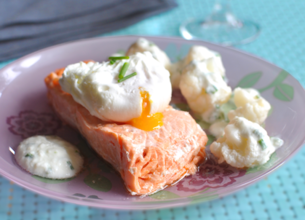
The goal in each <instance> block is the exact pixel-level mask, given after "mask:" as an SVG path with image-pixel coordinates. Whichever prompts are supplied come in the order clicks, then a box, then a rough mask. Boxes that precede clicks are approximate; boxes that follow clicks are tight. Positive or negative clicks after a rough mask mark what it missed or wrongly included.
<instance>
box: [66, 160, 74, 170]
mask: <svg viewBox="0 0 305 220" xmlns="http://www.w3.org/2000/svg"><path fill="white" fill-rule="evenodd" d="M67 164H68V165H69V166H70V169H71V170H74V167H73V165H72V163H71V162H70V161H67Z"/></svg>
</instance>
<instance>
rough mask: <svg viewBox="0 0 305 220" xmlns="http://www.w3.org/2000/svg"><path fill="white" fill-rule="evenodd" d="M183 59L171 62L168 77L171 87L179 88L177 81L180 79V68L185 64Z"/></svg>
mask: <svg viewBox="0 0 305 220" xmlns="http://www.w3.org/2000/svg"><path fill="white" fill-rule="evenodd" d="M184 63H185V62H184V60H180V61H179V62H177V63H173V64H172V65H171V67H170V70H169V72H170V79H171V83H172V87H173V88H179V83H180V79H181V74H182V70H183V68H184V66H185V64H184Z"/></svg>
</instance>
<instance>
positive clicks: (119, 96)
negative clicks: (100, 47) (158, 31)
mask: <svg viewBox="0 0 305 220" xmlns="http://www.w3.org/2000/svg"><path fill="white" fill-rule="evenodd" d="M125 63H128V64H129V66H128V68H127V71H126V73H125V76H128V75H131V74H133V73H136V75H135V76H133V77H131V78H129V79H126V80H125V81H122V82H119V81H118V79H119V73H120V71H121V69H122V66H123V65H124V64H125ZM59 83H60V85H61V87H62V89H63V90H64V91H65V92H68V93H70V94H71V95H72V97H73V98H74V100H75V101H76V102H78V103H79V104H81V105H82V106H84V107H85V108H86V109H87V110H88V111H89V112H90V113H91V115H94V116H96V117H98V118H100V119H101V120H103V121H114V122H128V121H130V120H131V119H133V118H137V117H139V116H140V115H141V113H142V98H141V91H146V92H148V93H149V100H150V103H151V105H150V114H154V113H156V112H162V111H163V110H164V109H165V108H166V107H167V106H168V104H169V102H170V100H171V95H172V87H171V83H170V79H169V72H168V71H167V70H166V69H165V68H164V66H163V65H162V64H160V62H158V61H157V60H155V59H154V58H153V56H152V54H151V53H149V52H144V53H136V54H135V55H131V56H130V57H129V59H122V60H117V61H115V62H114V63H113V64H110V62H103V63H93V62H89V63H88V64H86V63H83V62H80V63H76V64H72V65H69V66H67V68H66V69H65V71H64V73H63V75H62V78H60V80H59Z"/></svg>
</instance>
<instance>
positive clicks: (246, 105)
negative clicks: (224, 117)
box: [228, 87, 271, 124]
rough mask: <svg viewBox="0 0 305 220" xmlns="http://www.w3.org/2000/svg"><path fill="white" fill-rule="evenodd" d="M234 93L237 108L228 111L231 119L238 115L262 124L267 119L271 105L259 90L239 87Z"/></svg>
mask: <svg viewBox="0 0 305 220" xmlns="http://www.w3.org/2000/svg"><path fill="white" fill-rule="evenodd" d="M233 93H234V103H235V105H236V107H237V108H236V109H235V110H231V111H230V112H229V113H228V118H229V119H230V120H232V119H234V118H235V117H236V116H239V117H244V118H246V119H248V120H250V121H252V122H255V123H258V124H262V123H263V122H264V121H265V120H266V118H267V116H268V112H269V110H270V109H271V105H270V104H269V102H268V101H266V100H265V99H264V98H263V97H261V95H260V93H259V92H258V91H257V90H255V89H252V88H251V89H250V88H249V89H242V88H239V87H237V88H236V89H234V92H233Z"/></svg>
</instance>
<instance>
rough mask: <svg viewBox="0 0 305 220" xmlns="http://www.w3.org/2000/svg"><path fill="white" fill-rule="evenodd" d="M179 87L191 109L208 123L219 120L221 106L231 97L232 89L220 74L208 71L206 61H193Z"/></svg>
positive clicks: (186, 69)
mask: <svg viewBox="0 0 305 220" xmlns="http://www.w3.org/2000/svg"><path fill="white" fill-rule="evenodd" d="M179 87H180V90H181V92H182V95H183V96H184V97H185V99H186V100H187V102H188V104H189V106H190V108H191V109H192V110H193V111H195V112H197V113H201V116H202V119H203V120H204V121H206V122H208V123H212V122H214V121H215V120H217V119H218V118H219V116H220V111H219V106H220V105H221V104H223V103H225V102H227V101H228V99H229V98H230V95H231V88H230V87H229V86H228V85H227V84H226V82H225V81H224V80H223V78H222V77H221V75H220V74H217V73H213V72H210V71H209V70H208V69H207V65H206V62H205V61H200V62H196V61H193V62H192V63H191V64H189V65H188V66H187V67H186V68H184V70H183V72H182V75H181V80H180V84H179Z"/></svg>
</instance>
